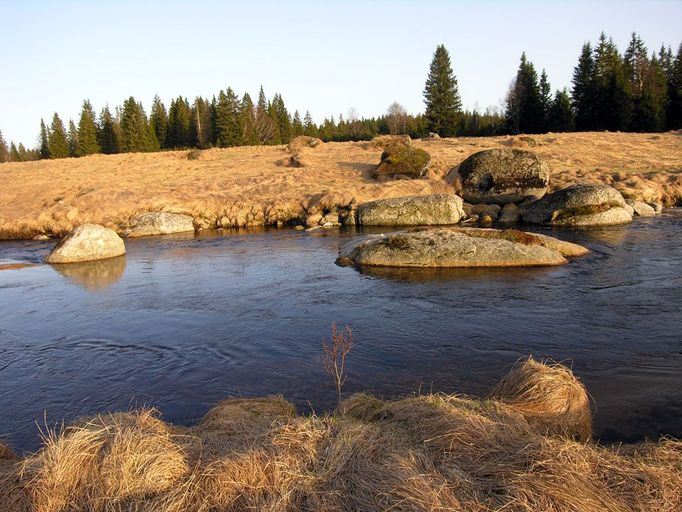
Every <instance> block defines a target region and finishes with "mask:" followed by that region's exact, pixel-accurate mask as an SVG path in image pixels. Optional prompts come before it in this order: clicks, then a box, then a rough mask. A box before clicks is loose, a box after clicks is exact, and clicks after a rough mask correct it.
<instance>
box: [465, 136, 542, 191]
mask: <svg viewBox="0 0 682 512" xmlns="http://www.w3.org/2000/svg"><path fill="white" fill-rule="evenodd" d="M458 173H459V177H460V180H461V186H462V197H463V198H464V200H465V201H467V202H469V203H473V204H480V203H485V204H491V203H494V204H507V203H518V202H521V201H525V200H528V199H540V198H541V197H542V196H544V195H545V193H546V192H547V187H548V185H549V168H548V167H547V164H546V163H545V162H543V161H542V160H541V159H540V157H539V156H537V155H536V154H534V153H531V152H530V151H523V150H519V149H487V150H485V151H479V152H478V153H474V154H473V155H471V156H470V157H469V158H467V159H466V160H464V161H463V162H462V163H461V164H460V165H459V169H458Z"/></svg>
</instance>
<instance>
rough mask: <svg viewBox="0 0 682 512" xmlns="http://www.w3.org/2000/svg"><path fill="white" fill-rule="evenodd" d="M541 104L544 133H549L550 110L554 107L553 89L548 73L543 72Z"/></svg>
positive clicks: (541, 78) (542, 129)
mask: <svg viewBox="0 0 682 512" xmlns="http://www.w3.org/2000/svg"><path fill="white" fill-rule="evenodd" d="M540 103H541V105H542V119H543V123H542V127H541V130H540V131H542V132H546V131H548V127H547V124H548V120H549V109H550V108H551V106H552V88H551V86H550V85H549V79H548V78H547V73H546V72H545V70H544V69H543V70H542V73H541V74H540Z"/></svg>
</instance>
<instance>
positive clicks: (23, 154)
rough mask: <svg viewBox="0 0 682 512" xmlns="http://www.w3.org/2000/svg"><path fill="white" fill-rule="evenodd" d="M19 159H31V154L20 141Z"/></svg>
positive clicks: (24, 160) (26, 160)
mask: <svg viewBox="0 0 682 512" xmlns="http://www.w3.org/2000/svg"><path fill="white" fill-rule="evenodd" d="M18 151H19V161H20V162H28V161H29V160H32V158H31V154H30V153H29V152H28V151H26V148H25V147H24V145H23V144H22V143H21V142H20V143H19V150H18Z"/></svg>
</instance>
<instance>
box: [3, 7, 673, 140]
mask: <svg viewBox="0 0 682 512" xmlns="http://www.w3.org/2000/svg"><path fill="white" fill-rule="evenodd" d="M0 13H1V15H0V18H1V19H2V25H1V28H0V48H2V49H3V58H2V60H3V64H4V65H3V72H2V79H1V81H0V130H2V132H3V135H4V137H5V139H6V140H14V141H16V142H17V143H18V142H23V143H24V144H25V145H27V146H29V147H33V146H35V144H36V138H37V134H38V129H39V123H40V118H41V117H43V118H45V120H46V122H47V121H48V119H49V118H51V116H52V113H53V112H54V111H57V112H58V113H59V114H60V116H61V117H62V119H63V120H64V122H65V123H66V122H68V119H69V118H73V119H74V120H75V121H77V117H78V113H79V110H80V106H81V104H82V101H83V99H85V98H89V99H90V101H91V102H92V103H93V105H94V107H95V109H96V110H97V111H98V112H99V110H100V109H101V108H102V107H103V106H104V105H105V104H106V103H109V105H110V106H112V107H113V106H115V105H119V104H121V103H122V101H123V99H124V98H125V97H127V96H129V95H134V96H135V97H136V98H137V99H138V100H141V101H142V102H143V104H144V106H145V108H146V110H147V112H149V106H150V104H151V100H152V98H153V97H154V94H156V93H158V94H159V95H160V96H161V98H162V99H163V100H164V102H166V103H168V102H169V100H170V99H171V98H172V97H174V96H177V95H180V94H181V95H183V96H188V97H190V98H193V97H194V96H197V95H202V96H206V97H211V96H212V95H213V94H215V93H217V91H218V90H220V89H222V88H225V87H227V86H228V85H229V86H231V87H232V88H233V89H235V90H236V91H237V93H238V94H243V92H245V91H249V92H250V93H251V94H252V95H255V94H257V92H258V88H259V86H260V84H263V86H264V87H265V92H266V94H267V95H268V97H270V96H271V95H272V94H273V93H275V92H280V93H281V94H282V95H283V97H284V100H285V103H286V105H287V106H288V108H289V109H290V111H291V112H292V113H293V111H294V110H295V109H299V110H301V111H302V112H301V113H302V114H303V111H305V110H306V109H309V110H310V113H311V114H312V115H313V118H314V119H315V120H316V121H318V122H319V121H321V120H322V119H323V118H324V117H325V116H329V115H332V114H333V115H335V116H337V115H338V114H339V113H343V114H344V115H345V114H346V113H347V112H348V110H349V109H350V108H351V107H353V108H355V109H356V110H357V112H358V114H359V115H361V116H373V115H378V114H381V113H383V112H384V111H385V110H386V108H387V107H388V105H389V104H390V103H391V102H393V101H398V102H400V103H401V104H403V105H404V106H405V107H406V108H407V110H408V111H410V112H413V113H417V112H420V111H422V110H423V101H422V90H423V87H424V80H425V78H426V74H427V70H428V66H429V62H430V60H431V57H432V54H433V51H434V49H435V47H436V45H438V44H440V43H443V44H445V46H446V47H447V48H448V50H449V51H450V56H451V59H452V64H453V68H454V71H455V74H456V75H457V78H458V80H459V88H460V93H461V96H462V100H463V102H464V105H465V107H467V108H472V107H474V106H476V105H478V106H479V107H480V108H481V109H484V108H486V107H487V106H490V105H492V106H496V105H499V104H500V101H501V100H502V98H503V97H504V95H505V92H506V90H507V88H508V85H509V82H510V81H511V79H512V78H513V76H514V74H515V72H516V68H517V66H518V60H519V57H520V55H521V52H522V51H524V50H525V51H526V53H527V55H528V57H529V58H530V59H531V61H533V62H534V63H535V65H536V67H537V68H538V70H540V69H542V68H545V69H546V70H547V73H548V74H549V78H550V81H551V83H552V86H553V88H562V87H564V86H570V78H571V73H572V69H573V66H575V64H576V61H577V59H578V55H579V52H580V47H581V45H582V44H583V43H584V42H586V41H595V40H596V39H597V37H598V36H599V33H600V32H601V31H602V30H604V31H606V33H607V34H609V35H611V36H613V38H614V40H615V42H616V43H617V44H618V46H619V48H620V49H621V51H622V50H624V48H625V46H626V44H627V41H628V40H629V36H630V33H631V32H632V31H633V30H634V31H637V32H638V33H639V34H640V35H641V36H642V38H643V39H644V41H645V42H646V44H647V46H648V47H649V50H652V49H656V50H657V49H658V48H659V47H660V45H661V43H665V44H666V45H671V46H672V47H673V49H674V50H675V49H676V48H677V45H678V44H679V43H680V42H681V41H682V29H681V28H680V27H682V1H680V0H676V1H618V2H613V1H608V2H607V1H604V2H599V1H596V0H592V1H589V2H583V1H572V2H554V1H552V2H550V1H533V2H530V1H529V2H521V1H511V0H507V1H489V2H482V1H479V2H473V1H470V2H464V1H450V2H446V1H420V2H417V1H411V2H410V1H391V2H389V1H371V0H368V1H364V2H363V1H346V2H331V1H326V2H313V1H309V2H297V1H293V0H290V1H286V2H259V1H256V0H252V1H250V2H234V3H230V2H209V1H202V0H194V1H191V2H179V1H166V2H159V1H156V2H143V1H138V2H133V1H109V2H104V1H91V2H85V1H80V2H77V1H70V2H59V1H30V0H23V1H19V0H16V1H9V0H0Z"/></svg>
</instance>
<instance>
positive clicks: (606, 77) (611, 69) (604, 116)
mask: <svg viewBox="0 0 682 512" xmlns="http://www.w3.org/2000/svg"><path fill="white" fill-rule="evenodd" d="M595 84H596V95H595V96H596V97H595V103H594V106H595V125H596V126H595V129H599V130H610V131H624V130H627V129H629V128H630V123H631V121H632V110H633V102H632V92H631V91H630V84H629V82H628V79H627V74H626V70H625V66H624V63H623V58H622V57H621V55H620V54H619V53H618V49H617V48H616V45H615V44H614V43H613V40H612V39H610V38H609V39H607V38H606V35H605V34H604V33H603V32H602V33H601V35H600V36H599V43H598V44H597V47H596V49H595Z"/></svg>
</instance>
